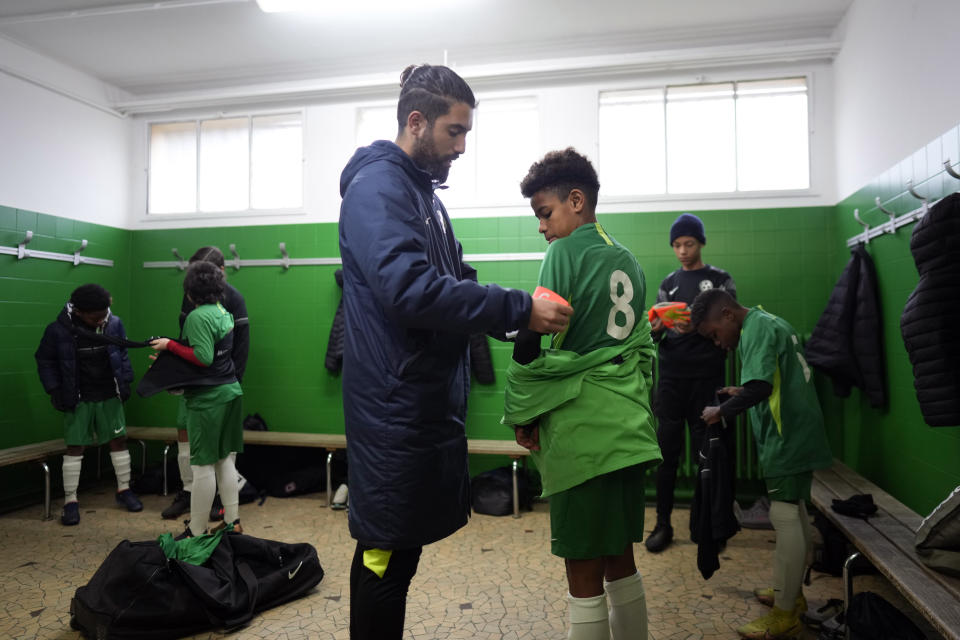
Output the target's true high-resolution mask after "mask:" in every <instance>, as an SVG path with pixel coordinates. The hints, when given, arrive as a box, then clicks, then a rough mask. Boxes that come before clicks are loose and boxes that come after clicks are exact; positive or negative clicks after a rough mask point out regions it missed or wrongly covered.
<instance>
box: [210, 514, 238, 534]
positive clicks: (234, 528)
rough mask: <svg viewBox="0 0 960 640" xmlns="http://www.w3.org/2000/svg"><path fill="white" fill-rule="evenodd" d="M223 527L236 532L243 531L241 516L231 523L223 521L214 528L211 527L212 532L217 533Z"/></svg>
mask: <svg viewBox="0 0 960 640" xmlns="http://www.w3.org/2000/svg"><path fill="white" fill-rule="evenodd" d="M221 529H226V530H227V531H233V532H234V533H243V527H241V526H240V518H237V519H236V520H234V521H233V522H232V523H231V524H227V523H226V522H223V521H222V522H220V524H218V525H217V526H215V527H214V528H213V529H210V533H216V532H217V531H220V530H221Z"/></svg>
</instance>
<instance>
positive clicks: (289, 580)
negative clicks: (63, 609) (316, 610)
mask: <svg viewBox="0 0 960 640" xmlns="http://www.w3.org/2000/svg"><path fill="white" fill-rule="evenodd" d="M322 578H323V569H322V568H321V567H320V561H319V560H318V558H317V551H316V549H314V548H313V546H311V545H309V544H306V543H296V544H288V543H284V542H275V541H273V540H263V539H261V538H255V537H253V536H246V535H242V534H236V533H230V534H228V535H224V536H223V539H222V540H221V542H220V544H219V545H218V546H217V547H216V549H214V551H213V553H212V554H211V555H210V557H209V559H208V560H207V561H206V562H204V563H203V564H202V565H199V566H195V565H191V564H188V563H186V562H181V561H179V560H173V559H168V558H167V556H166V555H165V554H164V552H163V550H162V549H161V548H160V545H159V543H157V542H156V541H150V542H130V541H129V540H124V541H123V542H121V543H120V544H118V545H117V546H116V548H115V549H114V550H113V551H111V552H110V555H108V556H107V558H106V560H104V562H103V564H102V565H100V568H99V569H98V570H97V572H96V573H95V574H94V575H93V577H92V578H91V579H90V582H89V583H87V585H86V586H83V587H80V588H79V589H77V592H76V594H75V595H74V597H73V600H72V601H71V602H70V615H71V618H70V626H71V627H73V628H74V629H77V630H79V631H82V632H83V634H84V636H85V637H87V638H96V640H111V639H114V638H115V639H117V640H121V639H125V638H144V639H148V640H160V639H164V638H180V637H183V636H188V635H192V634H196V633H200V632H203V631H208V630H211V629H233V628H236V627H239V626H241V625H244V624H246V623H247V622H249V621H250V619H251V618H252V617H253V616H254V614H255V613H256V612H258V611H263V610H264V609H269V608H271V607H275V606H276V605H278V604H281V603H283V602H286V601H288V600H291V599H293V598H296V597H298V596H301V595H303V594H305V593H307V592H308V591H310V590H311V589H312V588H313V587H314V586H316V584H317V583H319V582H320V580H321V579H322Z"/></svg>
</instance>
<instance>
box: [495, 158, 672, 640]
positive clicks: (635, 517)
mask: <svg viewBox="0 0 960 640" xmlns="http://www.w3.org/2000/svg"><path fill="white" fill-rule="evenodd" d="M599 187H600V184H599V181H598V179H597V173H596V171H595V170H594V168H593V166H592V165H591V164H590V161H589V160H588V159H587V158H585V157H584V156H582V155H580V154H579V153H577V152H576V151H575V150H574V149H572V148H568V149H566V150H564V151H555V152H552V153H548V154H547V155H546V156H545V157H544V158H543V160H541V161H539V162H537V163H535V164H534V165H533V166H532V167H531V168H530V172H529V173H528V174H527V176H526V178H524V180H523V182H522V183H521V185H520V188H521V191H522V193H523V195H524V197H527V198H530V206H531V207H532V208H533V211H534V215H535V216H536V217H537V220H538V221H539V224H540V228H539V230H540V233H542V234H543V236H544V238H545V239H546V241H547V242H548V243H549V246H548V247H547V252H546V255H545V256H544V259H543V264H542V266H541V268H540V277H539V285H540V286H541V287H544V288H546V289H549V290H550V291H551V292H553V293H555V294H557V295H559V296H560V297H562V298H564V299H565V300H567V301H569V303H570V305H571V306H572V307H573V310H574V312H573V315H572V316H571V319H570V324H569V325H568V327H567V328H566V329H565V330H563V331H561V332H560V333H557V334H554V335H553V336H552V338H551V344H550V348H549V349H545V350H542V351H541V349H540V334H536V333H532V332H521V334H520V335H518V337H517V342H516V344H515V347H514V360H515V362H513V363H511V366H510V368H509V370H508V372H507V383H506V398H505V407H504V423H506V424H510V425H512V426H514V428H515V431H516V439H517V442H518V443H519V444H521V445H522V446H524V447H527V448H528V449H531V450H532V451H533V458H534V460H535V462H536V464H537V467H538V469H539V470H540V473H541V476H542V479H543V495H544V496H549V498H550V529H551V538H552V541H551V544H552V549H551V550H552V552H553V553H554V555H557V556H560V557H561V558H563V559H564V561H565V564H566V570H567V582H568V586H569V590H570V593H569V596H568V601H569V606H570V631H569V635H568V637H569V638H574V639H578V640H579V639H593V638H597V639H604V640H608V639H609V638H610V637H611V635H612V637H613V638H614V640H621V639H626V638H646V637H647V612H646V598H645V595H644V589H643V582H642V580H641V578H640V574H639V573H638V572H637V567H636V564H635V562H634V557H633V544H634V543H635V542H640V541H641V540H642V539H643V515H644V493H643V474H644V469H645V468H646V466H647V465H649V464H652V463H654V462H656V461H659V460H660V449H659V447H658V445H657V436H656V432H655V430H654V426H653V418H652V415H651V411H650V402H649V395H650V382H651V371H652V365H653V358H654V352H655V351H654V346H653V340H652V338H651V337H650V323H649V321H648V320H647V317H646V314H645V313H644V308H645V306H644V297H645V294H646V285H645V282H644V277H643V271H642V270H641V269H640V265H639V264H637V260H636V258H635V257H634V256H633V254H632V253H630V251H629V250H627V249H626V248H625V247H623V246H622V245H620V244H619V243H617V242H616V240H614V239H613V238H612V237H610V235H609V234H608V233H607V232H606V231H604V229H603V227H602V226H601V225H600V224H599V223H598V222H597V218H596V213H595V211H596V204H597V193H598V191H599ZM608 602H609V605H610V610H609V612H608V610H607V605H608Z"/></svg>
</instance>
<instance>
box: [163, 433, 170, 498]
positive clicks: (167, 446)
mask: <svg viewBox="0 0 960 640" xmlns="http://www.w3.org/2000/svg"><path fill="white" fill-rule="evenodd" d="M168 453H170V443H169V442H167V443H165V444H164V445H163V495H167V454H168Z"/></svg>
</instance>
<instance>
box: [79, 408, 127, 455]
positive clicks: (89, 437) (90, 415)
mask: <svg viewBox="0 0 960 640" xmlns="http://www.w3.org/2000/svg"><path fill="white" fill-rule="evenodd" d="M126 435H127V417H126V416H125V415H124V413H123V403H122V402H120V398H110V399H108V400H99V401H97V402H81V403H79V404H78V405H77V407H76V408H75V409H74V410H73V411H64V412H63V440H64V442H65V443H66V444H67V446H68V447H76V446H89V445H101V444H106V443H108V442H110V441H111V440H113V439H115V438H122V437H124V436H126Z"/></svg>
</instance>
